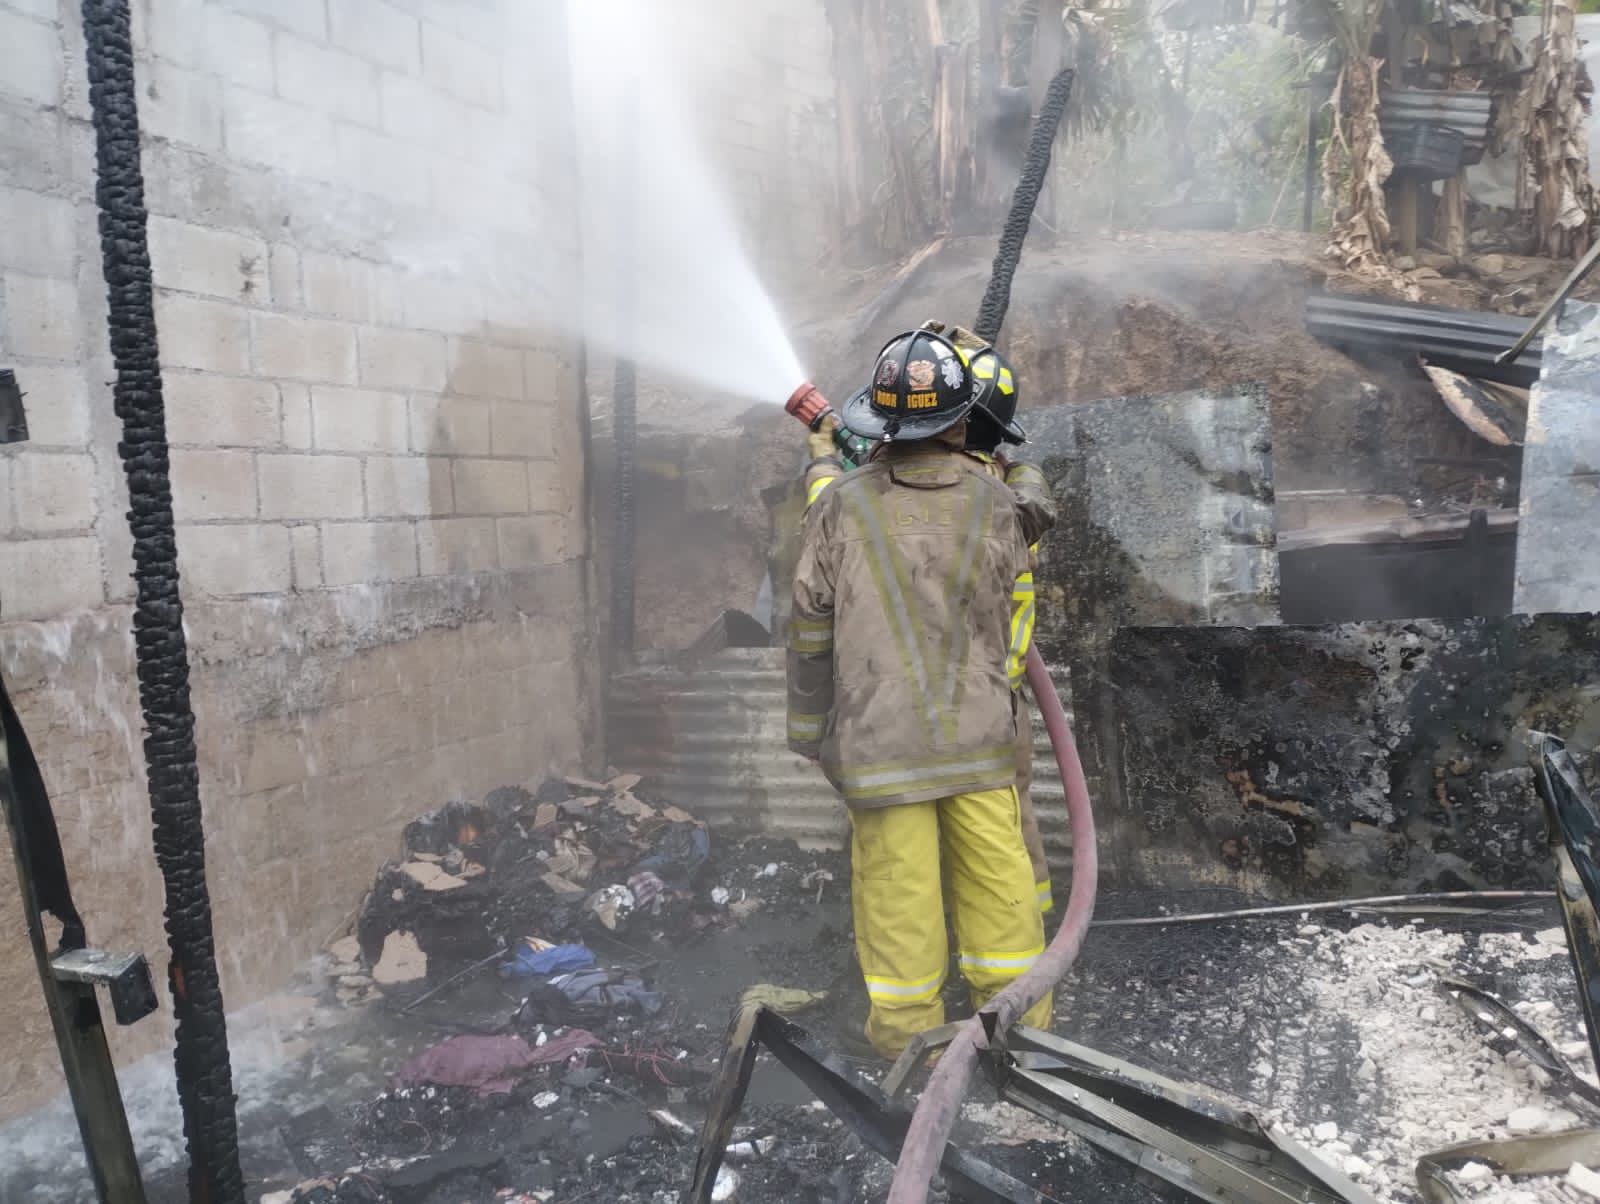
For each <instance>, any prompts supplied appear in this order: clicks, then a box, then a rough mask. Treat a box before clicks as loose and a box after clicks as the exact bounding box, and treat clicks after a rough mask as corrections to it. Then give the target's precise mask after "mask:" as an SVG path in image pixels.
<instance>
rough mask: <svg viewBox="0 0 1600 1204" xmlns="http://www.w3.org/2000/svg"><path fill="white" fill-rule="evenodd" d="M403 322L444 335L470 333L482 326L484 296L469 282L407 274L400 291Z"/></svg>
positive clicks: (418, 328)
mask: <svg viewBox="0 0 1600 1204" xmlns="http://www.w3.org/2000/svg"><path fill="white" fill-rule="evenodd" d="M401 304H402V306H403V309H404V313H405V320H404V323H403V324H404V325H406V326H411V327H414V328H415V329H417V330H440V331H443V332H444V333H446V334H473V333H475V332H477V331H478V329H479V328H480V327H481V326H482V325H483V314H484V310H483V295H482V293H480V292H479V290H478V288H477V287H476V286H475V285H472V284H463V283H462V282H461V281H459V280H443V279H440V278H439V277H436V276H435V277H426V276H415V275H413V276H408V277H407V278H406V281H405V284H404V286H403V288H402V291H401Z"/></svg>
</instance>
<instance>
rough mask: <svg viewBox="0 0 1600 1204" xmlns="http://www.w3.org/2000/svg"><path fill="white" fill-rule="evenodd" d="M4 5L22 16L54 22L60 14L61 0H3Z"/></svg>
mask: <svg viewBox="0 0 1600 1204" xmlns="http://www.w3.org/2000/svg"><path fill="white" fill-rule="evenodd" d="M4 2H5V6H6V7H7V8H9V9H14V10H15V11H16V12H19V13H21V14H22V15H23V16H24V17H37V18H38V19H39V20H41V21H48V22H52V23H54V22H55V21H57V20H58V19H59V18H60V16H61V0H4Z"/></svg>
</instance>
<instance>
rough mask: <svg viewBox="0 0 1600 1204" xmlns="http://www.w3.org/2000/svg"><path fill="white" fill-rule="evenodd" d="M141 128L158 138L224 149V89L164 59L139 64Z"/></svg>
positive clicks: (197, 72)
mask: <svg viewBox="0 0 1600 1204" xmlns="http://www.w3.org/2000/svg"><path fill="white" fill-rule="evenodd" d="M139 68H140V76H141V78H140V81H139V83H140V87H139V125H140V126H141V127H142V128H143V129H144V130H145V131H147V132H148V133H150V134H152V135H153V136H155V137H157V138H169V139H171V140H172V141H173V142H181V143H183V144H184V145H186V146H195V147H199V148H200V149H201V150H208V151H217V150H221V149H222V85H221V84H220V83H219V82H218V81H217V79H216V78H215V77H214V76H211V75H205V74H202V73H201V72H199V71H192V70H189V69H188V68H185V67H178V66H174V65H173V64H172V63H167V62H163V61H162V60H160V59H151V60H147V61H145V62H141V63H140V64H139Z"/></svg>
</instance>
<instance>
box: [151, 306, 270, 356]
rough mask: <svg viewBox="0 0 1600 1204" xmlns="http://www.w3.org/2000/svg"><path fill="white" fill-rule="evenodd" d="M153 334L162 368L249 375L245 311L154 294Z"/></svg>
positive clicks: (247, 320)
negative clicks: (154, 334) (158, 343)
mask: <svg viewBox="0 0 1600 1204" xmlns="http://www.w3.org/2000/svg"><path fill="white" fill-rule="evenodd" d="M156 330H157V332H158V334H159V337H160V339H161V361H162V363H163V365H166V366H170V367H174V368H199V369H203V370H205V371H208V372H226V373H229V374H230V375H233V376H244V375H246V374H247V373H248V372H249V371H250V319H249V311H248V310H246V309H243V308H241V307H240V306H237V305H228V304H226V303H224V302H222V301H205V300H202V299H201V298H199V297H188V296H184V295H182V294H179V293H162V292H158V293H157V294H156Z"/></svg>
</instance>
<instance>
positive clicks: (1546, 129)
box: [1518, 0, 1596, 259]
mask: <svg viewBox="0 0 1600 1204" xmlns="http://www.w3.org/2000/svg"><path fill="white" fill-rule="evenodd" d="M1550 3H1551V7H1550V9H1549V10H1548V12H1547V15H1546V20H1545V32H1544V34H1543V36H1542V37H1540V39H1539V43H1538V49H1537V51H1536V53H1535V58H1534V67H1533V73H1532V74H1531V75H1530V76H1529V79H1528V83H1527V86H1526V87H1525V88H1524V89H1523V92H1522V95H1521V96H1520V97H1519V98H1518V115H1519V117H1520V125H1521V128H1522V176H1521V181H1520V187H1519V189H1518V200H1519V202H1520V206H1521V208H1522V209H1523V212H1524V214H1525V215H1527V213H1528V210H1529V209H1530V208H1531V210H1532V220H1533V235H1534V241H1535V244H1536V246H1537V247H1538V250H1539V251H1540V253H1542V254H1545V255H1550V256H1554V257H1556V258H1563V259H1564V258H1568V257H1571V256H1576V255H1580V254H1582V253H1583V252H1584V251H1585V250H1587V249H1588V246H1589V228H1590V225H1591V224H1592V223H1593V221H1594V217H1595V208H1596V206H1595V192H1594V187H1593V185H1592V184H1591V183H1590V180H1589V152H1588V146H1587V142H1586V135H1585V131H1584V124H1585V118H1586V114H1585V111H1584V110H1585V109H1586V108H1587V101H1588V96H1589V85H1588V80H1587V76H1586V74H1585V72H1584V68H1583V61H1582V59H1581V58H1580V57H1579V55H1578V45H1579V44H1578V38H1577V33H1576V21H1575V16H1574V12H1573V8H1572V5H1571V4H1570V3H1569V2H1568V0H1550Z"/></svg>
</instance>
